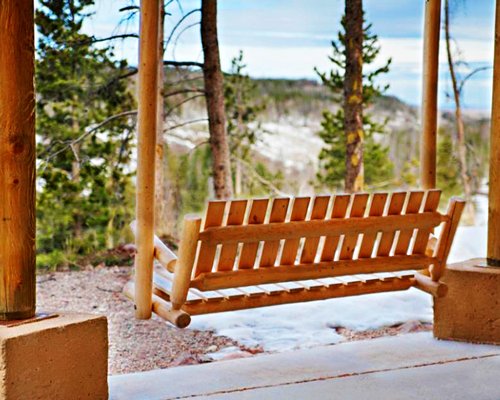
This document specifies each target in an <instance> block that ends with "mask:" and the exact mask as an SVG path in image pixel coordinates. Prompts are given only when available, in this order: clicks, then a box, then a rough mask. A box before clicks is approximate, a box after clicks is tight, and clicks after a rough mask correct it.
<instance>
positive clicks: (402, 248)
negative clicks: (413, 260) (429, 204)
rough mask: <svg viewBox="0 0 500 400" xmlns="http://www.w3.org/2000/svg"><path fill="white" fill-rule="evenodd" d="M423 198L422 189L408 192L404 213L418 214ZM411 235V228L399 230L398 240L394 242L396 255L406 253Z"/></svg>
mask: <svg viewBox="0 0 500 400" xmlns="http://www.w3.org/2000/svg"><path fill="white" fill-rule="evenodd" d="M423 198H424V192H422V191H415V192H410V197H409V198H408V203H407V204H406V208H405V214H406V215H410V214H418V211H419V210H420V205H421V204H422V199H423ZM412 236H413V229H401V230H400V231H399V237H398V242H397V244H396V250H395V252H394V254H396V255H401V254H407V253H408V246H409V245H410V240H411V237H412Z"/></svg>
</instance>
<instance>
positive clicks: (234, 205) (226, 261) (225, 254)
mask: <svg viewBox="0 0 500 400" xmlns="http://www.w3.org/2000/svg"><path fill="white" fill-rule="evenodd" d="M247 203H248V201H247V200H233V201H231V204H230V206H229V214H228V216H227V223H226V226H234V225H242V224H243V220H244V219H245V211H246V209H247ZM237 252H238V243H226V244H223V245H222V248H221V253H220V257H219V263H218V264H217V271H230V270H232V269H233V266H234V261H235V258H236V255H237Z"/></svg>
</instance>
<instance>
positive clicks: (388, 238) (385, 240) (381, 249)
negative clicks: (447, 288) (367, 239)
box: [377, 192, 407, 257]
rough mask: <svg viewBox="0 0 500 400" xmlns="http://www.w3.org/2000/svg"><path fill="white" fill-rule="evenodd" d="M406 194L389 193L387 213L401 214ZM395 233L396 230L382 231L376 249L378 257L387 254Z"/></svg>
mask: <svg viewBox="0 0 500 400" xmlns="http://www.w3.org/2000/svg"><path fill="white" fill-rule="evenodd" d="M406 194H407V193H406V192H396V193H393V194H392V195H391V201H390V203H389V210H388V211H387V215H399V214H401V211H402V210H403V206H404V204H405V199H406ZM395 235H396V231H393V232H384V233H382V235H381V236H380V242H379V245H378V249H377V256H378V257H385V256H388V255H389V253H390V251H391V248H392V243H393V242H394V236H395Z"/></svg>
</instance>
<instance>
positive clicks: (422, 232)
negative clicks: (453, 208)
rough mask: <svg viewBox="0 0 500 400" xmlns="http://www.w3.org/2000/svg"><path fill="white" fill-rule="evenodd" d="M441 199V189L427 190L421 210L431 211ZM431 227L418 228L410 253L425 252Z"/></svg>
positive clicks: (437, 205)
mask: <svg viewBox="0 0 500 400" xmlns="http://www.w3.org/2000/svg"><path fill="white" fill-rule="evenodd" d="M440 199H441V191H440V190H437V189H434V190H429V191H427V193H426V197H425V201H424V209H423V212H433V211H436V210H437V208H438V207H439V200H440ZM431 233H432V230H431V229H419V230H418V232H417V236H416V238H415V243H414V244H413V249H412V250H411V254H425V250H426V248H427V243H429V236H430V235H431Z"/></svg>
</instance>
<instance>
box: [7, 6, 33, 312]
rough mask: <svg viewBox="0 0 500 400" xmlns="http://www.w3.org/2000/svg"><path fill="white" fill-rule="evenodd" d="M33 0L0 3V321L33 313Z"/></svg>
mask: <svg viewBox="0 0 500 400" xmlns="http://www.w3.org/2000/svg"><path fill="white" fill-rule="evenodd" d="M33 13H34V5H33V0H2V1H0V27H2V39H1V40H0V319H1V320H10V319H22V318H29V317H32V316H33V315H34V314H35V92H34V83H33V74H34V21H33Z"/></svg>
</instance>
